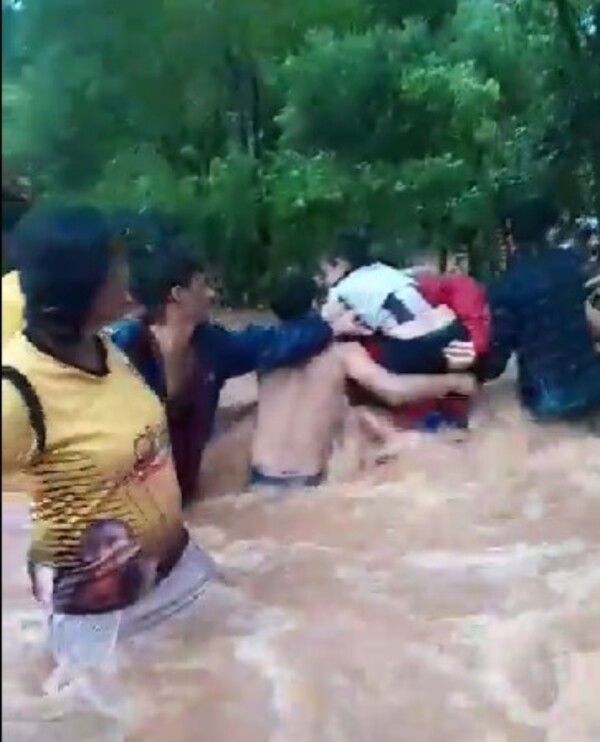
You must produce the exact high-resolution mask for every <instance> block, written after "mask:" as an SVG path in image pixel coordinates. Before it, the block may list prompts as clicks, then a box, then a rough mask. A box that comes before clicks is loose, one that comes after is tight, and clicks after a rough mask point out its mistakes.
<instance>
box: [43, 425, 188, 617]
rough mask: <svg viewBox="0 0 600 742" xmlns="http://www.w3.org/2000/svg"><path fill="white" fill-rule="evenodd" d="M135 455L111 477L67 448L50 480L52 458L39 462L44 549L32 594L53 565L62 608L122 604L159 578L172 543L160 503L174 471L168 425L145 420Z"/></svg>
mask: <svg viewBox="0 0 600 742" xmlns="http://www.w3.org/2000/svg"><path fill="white" fill-rule="evenodd" d="M130 461H131V464H130V466H129V467H128V468H127V469H126V470H125V471H122V472H120V473H119V474H118V475H117V476H116V477H115V478H114V479H113V480H112V481H108V480H104V481H103V479H102V477H101V475H100V472H99V471H98V470H97V468H96V467H95V466H94V465H93V464H92V463H91V462H90V461H89V460H87V461H86V459H85V457H84V456H82V455H81V456H71V457H70V462H69V464H70V465H69V466H68V467H65V464H66V463H67V462H66V461H65V457H64V456H61V457H60V464H59V463H58V462H56V464H55V465H56V467H57V468H58V467H60V472H61V475H60V479H58V477H52V483H50V479H49V477H48V474H50V471H51V469H53V468H54V467H53V466H52V465H51V464H49V462H45V464H43V465H42V464H40V465H39V466H36V467H35V468H34V469H35V471H34V474H35V476H36V478H37V479H38V481H39V482H40V485H41V487H40V490H43V491H44V493H45V494H44V495H42V496H41V498H39V499H38V500H37V502H36V504H35V506H34V511H33V518H34V529H35V531H37V532H38V535H39V536H40V538H39V539H38V543H39V542H42V543H43V544H44V548H43V552H45V553H40V551H39V548H38V550H37V552H38V553H36V550H35V548H34V550H33V551H32V554H31V563H30V576H31V578H32V583H33V584H32V587H33V592H34V595H36V597H38V598H41V594H42V593H44V586H43V584H42V583H43V575H47V573H48V565H49V564H52V565H53V568H52V595H51V604H52V609H53V610H54V611H56V612H59V613H97V612H104V611H109V610H116V609H118V608H122V607H125V606H126V605H129V604H131V603H132V602H135V601H136V600H137V599H138V598H139V597H140V596H141V595H143V594H144V593H145V592H147V591H148V590H149V589H150V588H151V587H152V586H153V585H154V584H155V582H156V578H157V568H158V566H159V563H160V561H161V559H162V558H163V557H164V555H165V553H168V551H169V549H170V548H171V546H172V538H170V534H169V531H170V530H171V529H170V528H169V523H168V518H167V515H166V514H165V513H164V512H163V511H162V509H161V507H160V505H159V501H160V499H159V498H160V494H161V491H165V489H167V490H168V489H169V488H172V487H173V481H172V480H173V477H174V472H173V469H172V465H171V458H170V451H169V443H168V434H167V431H166V429H165V428H164V427H161V428H159V429H157V430H153V429H152V428H151V427H149V426H147V427H146V428H145V430H144V431H143V432H141V433H140V434H139V435H138V436H137V437H136V438H135V440H134V442H133V450H132V457H131V459H130ZM53 463H54V462H53ZM73 465H74V466H73ZM40 490H38V491H39V493H40V494H41V491H40ZM46 581H47V577H46ZM47 600H48V597H47V596H46V599H45V602H46V601H47Z"/></svg>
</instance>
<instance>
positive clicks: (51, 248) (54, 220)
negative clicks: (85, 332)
mask: <svg viewBox="0 0 600 742" xmlns="http://www.w3.org/2000/svg"><path fill="white" fill-rule="evenodd" d="M12 239H13V242H14V246H15V248H16V249H15V251H14V255H15V259H16V267H17V270H18V271H19V277H20V282H21V289H22V291H23V295H24V297H25V319H26V325H27V327H28V328H32V329H35V328H36V326H37V327H40V326H41V325H44V326H45V327H46V329H50V328H51V329H52V332H53V333H54V334H55V335H56V336H57V337H58V336H60V338H61V339H62V340H63V341H72V342H74V341H76V340H78V339H79V338H80V336H81V330H82V327H83V325H84V323H85V321H86V319H87V316H88V313H89V311H90V309H91V306H92V304H93V301H94V299H95V297H96V295H97V293H98V291H99V289H100V288H101V287H102V285H103V283H104V282H105V280H106V278H107V275H108V271H109V268H110V264H111V262H112V260H113V257H114V250H113V244H112V241H111V231H110V227H109V223H108V220H107V219H106V218H105V217H104V216H103V214H102V213H101V212H100V211H98V210H97V209H94V208H91V207H63V208H55V209H41V208H39V209H34V210H32V211H31V212H29V213H28V214H27V215H26V216H25V217H23V219H22V220H21V221H20V222H19V224H18V225H17V227H16V229H15V231H14V233H13V235H12Z"/></svg>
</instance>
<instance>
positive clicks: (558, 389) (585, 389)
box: [480, 199, 600, 421]
mask: <svg viewBox="0 0 600 742" xmlns="http://www.w3.org/2000/svg"><path fill="white" fill-rule="evenodd" d="M556 221H557V213H556V211H554V210H553V209H552V208H551V207H550V206H549V205H548V204H547V203H546V202H545V201H544V200H542V199H531V200H529V201H526V202H523V203H521V204H520V205H519V206H518V207H517V208H516V209H515V210H514V211H513V213H512V214H511V216H510V223H511V232H512V237H513V240H514V243H515V245H516V250H515V252H514V254H513V256H512V257H511V261H510V263H509V266H508V270H507V272H506V273H505V274H504V275H503V276H502V277H501V278H500V279H499V280H498V281H497V282H496V283H495V284H493V285H491V286H490V287H489V302H490V308H491V312H492V345H491V348H490V352H489V353H488V355H487V357H486V358H485V360H484V362H483V364H482V366H481V369H480V374H481V377H482V378H483V379H485V380H491V379H494V378H497V377H498V376H500V374H502V373H503V371H504V370H505V368H506V366H507V363H508V361H509V359H510V357H511V355H512V354H513V353H515V354H516V358H517V364H518V388H519V396H520V399H521V402H522V404H523V406H524V407H525V408H526V409H527V410H528V411H529V412H530V413H531V414H532V415H533V416H534V417H535V418H536V419H538V420H549V421H551V420H562V419H571V418H573V419H575V418H579V417H585V416H587V415H595V414H597V413H598V412H599V411H600V356H599V355H598V354H597V353H596V351H595V348H594V342H593V338H592V332H591V328H590V325H589V323H588V321H587V318H586V313H585V301H586V291H585V275H584V271H583V264H582V261H581V260H580V259H579V258H578V256H577V255H576V254H575V253H574V252H573V251H571V250H568V249H560V248H556V247H551V246H549V245H548V242H547V235H548V232H549V230H550V229H551V227H552V226H553V225H554V224H555V223H556Z"/></svg>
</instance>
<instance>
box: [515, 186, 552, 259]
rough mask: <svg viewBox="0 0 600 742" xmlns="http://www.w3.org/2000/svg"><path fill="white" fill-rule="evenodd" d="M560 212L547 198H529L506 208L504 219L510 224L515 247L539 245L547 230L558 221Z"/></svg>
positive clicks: (543, 242) (544, 241) (545, 237)
mask: <svg viewBox="0 0 600 742" xmlns="http://www.w3.org/2000/svg"><path fill="white" fill-rule="evenodd" d="M559 217H560V214H559V212H558V209H557V208H556V207H555V206H554V204H553V203H552V202H551V201H549V200H548V199H545V198H542V197H537V198H530V199H525V200H523V201H521V202H520V203H518V204H515V205H514V206H512V207H511V208H509V209H507V211H506V212H505V216H504V221H505V222H506V221H508V222H509V225H510V234H511V236H512V238H513V240H514V242H515V244H516V245H517V248H520V247H523V248H526V247H528V246H536V247H541V246H543V245H544V244H545V243H546V239H547V235H548V232H549V230H550V229H551V228H552V227H554V226H555V225H556V224H557V223H558V221H559Z"/></svg>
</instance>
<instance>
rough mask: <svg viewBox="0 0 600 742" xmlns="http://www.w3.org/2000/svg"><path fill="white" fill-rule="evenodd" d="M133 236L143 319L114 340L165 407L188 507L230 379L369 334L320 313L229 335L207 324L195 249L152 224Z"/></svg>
mask: <svg viewBox="0 0 600 742" xmlns="http://www.w3.org/2000/svg"><path fill="white" fill-rule="evenodd" d="M130 233H132V240H131V246H130V251H129V252H130V273H131V293H132V295H133V297H134V299H135V300H136V301H137V302H138V303H139V304H140V305H141V306H142V307H143V309H144V311H145V316H144V318H143V319H128V320H124V321H122V322H120V323H119V324H118V325H116V326H115V327H114V328H113V329H112V331H111V334H112V338H113V340H114V342H115V343H116V344H117V345H118V346H119V347H120V348H121V349H122V350H123V351H124V352H125V353H126V355H127V356H128V357H129V359H130V360H131V362H132V363H133V365H134V366H135V368H136V369H137V370H138V372H139V373H140V375H141V376H142V377H143V378H144V379H145V381H146V383H147V384H148V385H149V386H150V387H151V388H152V389H153V390H154V391H155V392H156V394H157V395H158V396H159V397H160V398H161V399H162V400H163V402H164V403H165V405H166V409H167V418H168V423H169V433H170V437H171V443H172V448H173V456H174V459H175V466H176V470H177V476H178V479H179V483H180V487H181V490H182V494H183V498H184V502H189V501H190V500H191V499H192V498H193V497H194V495H195V493H196V490H197V482H198V473H199V469H200V463H201V459H202V454H203V451H204V448H205V445H206V443H207V441H208V439H209V438H210V435H211V432H212V429H213V424H214V419H215V414H216V410H217V406H218V401H219V394H220V392H221V389H222V388H223V386H224V384H225V382H226V381H227V380H228V379H230V378H232V377H236V376H243V375H245V374H248V373H251V372H255V371H258V372H260V373H268V372H270V371H273V370H274V369H277V368H280V367H282V366H287V365H294V364H296V363H300V362H302V361H305V360H308V359H309V358H311V357H312V356H314V355H317V354H318V353H320V352H322V351H323V350H324V349H325V348H326V347H327V346H328V344H329V343H330V342H331V341H332V339H333V337H334V335H338V334H339V335H348V334H364V331H362V330H361V328H360V326H359V325H358V323H357V322H356V321H354V319H353V317H352V315H351V314H349V313H346V314H345V315H344V316H342V317H340V318H338V319H337V320H336V321H335V322H334V323H332V324H331V325H330V324H329V323H327V322H325V321H324V320H323V319H322V318H321V317H320V316H319V315H318V314H316V313H315V314H313V315H311V316H309V317H306V318H303V319H301V320H298V321H290V322H287V323H284V324H283V325H280V326H276V327H275V326H273V327H265V326H258V325H250V326H248V327H246V328H244V329H242V330H237V331H232V330H228V329H225V328H224V327H221V326H220V325H217V324H214V323H212V322H210V321H209V318H208V315H209V308H210V302H211V299H212V298H213V291H212V289H211V287H210V286H209V285H208V283H207V280H206V272H205V268H204V265H203V264H202V262H201V261H199V260H198V259H196V258H195V257H194V249H193V246H192V245H190V244H189V243H187V242H186V240H185V238H184V237H183V236H182V235H181V234H178V233H177V231H176V230H173V229H168V230H167V229H161V227H160V224H159V223H158V221H157V220H156V219H155V218H153V219H151V220H147V221H146V222H145V223H139V222H138V224H136V225H135V226H134V229H133V230H130Z"/></svg>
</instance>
